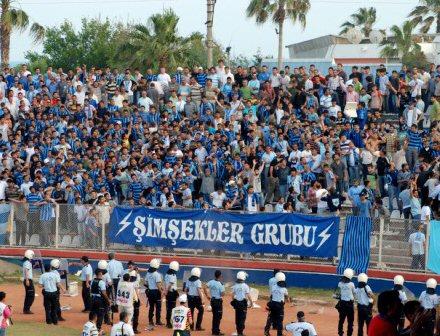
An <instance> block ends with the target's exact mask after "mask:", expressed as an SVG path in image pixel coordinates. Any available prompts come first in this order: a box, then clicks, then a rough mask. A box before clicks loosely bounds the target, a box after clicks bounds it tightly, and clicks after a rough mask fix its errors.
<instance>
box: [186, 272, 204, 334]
mask: <svg viewBox="0 0 440 336" xmlns="http://www.w3.org/2000/svg"><path fill="white" fill-rule="evenodd" d="M191 278H192V277H190V278H189V279H188V281H187V282H186V284H185V285H186V289H187V291H188V307H189V309H190V310H191V316H192V317H193V320H194V310H195V309H197V311H198V314H197V320H196V323H195V328H196V329H202V321H203V313H204V311H205V309H204V308H203V304H202V298H201V297H200V295H199V289H202V282H201V281H200V279H199V278H197V279H194V280H190V279H191ZM191 327H192V329H194V321H193V325H192V326H191Z"/></svg>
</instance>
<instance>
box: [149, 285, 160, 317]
mask: <svg viewBox="0 0 440 336" xmlns="http://www.w3.org/2000/svg"><path fill="white" fill-rule="evenodd" d="M147 298H148V304H149V305H150V308H149V310H148V322H149V323H150V324H154V322H153V317H154V308H156V324H159V323H160V310H161V309H162V298H161V295H160V291H159V290H158V289H150V290H148V292H147Z"/></svg>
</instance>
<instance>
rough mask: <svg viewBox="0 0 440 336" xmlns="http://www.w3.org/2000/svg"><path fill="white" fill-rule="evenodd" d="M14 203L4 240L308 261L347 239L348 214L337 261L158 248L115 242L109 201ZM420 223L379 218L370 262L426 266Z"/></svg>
mask: <svg viewBox="0 0 440 336" xmlns="http://www.w3.org/2000/svg"><path fill="white" fill-rule="evenodd" d="M11 205H12V206H11V207H10V214H9V223H10V228H9V230H8V235H7V236H6V239H5V241H4V242H1V241H0V245H1V244H3V245H9V246H27V247H40V248H55V249H57V248H59V249H82V250H95V251H106V250H119V251H130V252H133V253H142V252H148V253H151V254H161V255H198V256H203V257H218V256H224V257H227V258H253V259H256V260H286V259H287V260H295V261H296V262H303V261H306V262H313V263H324V264H333V265H334V264H336V263H337V260H338V258H339V256H340V253H341V248H342V240H343V239H342V238H343V235H344V230H345V215H343V214H341V216H340V218H341V221H340V229H339V243H338V258H335V259H333V260H328V259H322V258H307V259H305V258H302V257H300V256H295V255H278V254H248V253H238V252H232V251H217V250H215V251H214V250H194V249H179V248H153V247H145V246H137V245H122V244H112V243H110V242H109V241H108V239H107V232H108V225H109V221H110V215H111V212H112V207H111V206H108V205H102V206H101V205H88V204H81V205H69V204H56V205H55V206H54V207H53V212H52V215H51V216H49V217H50V218H47V217H46V218H44V216H42V210H41V209H39V208H33V209H30V208H29V207H28V206H27V205H26V204H24V203H11ZM179 210H182V209H179ZM171 211H172V210H171ZM345 213H346V214H347V215H349V214H350V211H347V210H346V211H345ZM419 225H420V221H415V220H410V219H402V218H400V214H396V213H395V212H393V215H392V216H391V217H387V218H384V217H377V218H373V230H372V234H371V254H370V267H371V268H378V269H390V270H397V269H402V270H414V271H426V266H425V255H423V256H418V257H413V256H412V255H411V253H410V251H411V249H410V248H411V245H410V243H409V238H410V236H411V234H412V233H415V232H418V228H419ZM427 227H429V225H428V226H427ZM428 231H429V230H428ZM425 236H426V242H428V241H429V232H425ZM425 251H427V244H425V245H424V247H423V252H425Z"/></svg>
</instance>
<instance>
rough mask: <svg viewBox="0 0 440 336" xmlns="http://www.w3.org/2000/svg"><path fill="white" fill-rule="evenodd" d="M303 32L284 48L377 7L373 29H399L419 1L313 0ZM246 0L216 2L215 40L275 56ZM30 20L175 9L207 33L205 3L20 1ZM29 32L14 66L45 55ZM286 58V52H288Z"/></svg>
mask: <svg viewBox="0 0 440 336" xmlns="http://www.w3.org/2000/svg"><path fill="white" fill-rule="evenodd" d="M310 2H311V9H310V11H309V13H308V15H307V26H306V28H305V29H304V30H302V29H301V27H299V26H298V25H296V26H294V25H293V24H291V23H287V24H286V26H285V33H284V44H285V45H288V44H291V43H296V42H301V41H304V40H307V39H311V38H315V37H319V36H322V35H326V34H337V33H338V32H339V30H340V28H339V26H340V25H341V24H342V23H343V22H344V21H346V20H347V19H348V17H349V16H350V14H352V13H353V12H355V11H357V9H358V8H360V7H369V6H374V7H376V10H377V16H378V20H377V23H376V26H375V28H377V29H384V28H388V27H390V26H392V25H394V24H397V25H400V24H401V23H402V22H403V21H404V20H405V18H406V16H407V15H408V13H409V12H410V11H411V9H412V8H413V7H414V6H415V5H416V0H370V1H365V0H310ZM248 3H249V1H248V0H217V4H216V8H215V18H214V38H215V39H216V41H218V42H220V43H221V44H222V45H223V46H224V47H226V46H231V48H232V49H231V56H232V57H234V56H237V55H244V56H247V57H252V55H254V54H255V53H256V51H257V50H258V49H260V50H261V52H262V54H263V55H264V56H274V57H276V54H277V43H278V37H277V35H276V34H275V26H274V25H273V24H272V23H271V22H268V23H266V24H264V25H256V24H255V21H253V19H250V18H247V17H246V7H247V5H248ZM16 4H19V5H20V6H21V8H22V9H23V10H25V11H26V12H27V13H28V14H29V15H30V17H31V20H33V21H35V22H38V23H40V24H42V25H44V26H55V25H59V24H60V23H61V22H63V21H64V20H65V19H67V20H70V21H72V22H73V24H74V25H75V26H76V27H79V25H80V21H81V18H82V17H88V18H95V17H98V16H100V17H101V18H105V17H108V18H110V19H115V20H121V21H127V20H128V21H130V22H136V23H145V22H146V21H147V19H148V17H149V16H151V15H152V14H155V13H160V12H162V11H163V10H164V9H166V8H172V9H173V10H174V11H175V12H176V13H177V15H178V16H179V17H180V21H179V26H178V29H179V32H180V33H181V34H182V35H184V36H185V35H189V34H190V33H191V32H194V31H200V32H202V33H205V32H206V26H205V25H204V23H205V22H206V0H70V1H69V0H17V2H16ZM41 49H42V48H41V45H40V46H39V45H33V43H32V39H31V38H30V37H29V36H28V34H27V33H26V32H25V33H22V34H20V33H14V34H13V37H12V41H11V61H12V62H18V61H23V60H24V55H25V53H26V51H28V50H35V51H41ZM284 56H285V58H286V57H287V56H288V55H287V50H285V51H284Z"/></svg>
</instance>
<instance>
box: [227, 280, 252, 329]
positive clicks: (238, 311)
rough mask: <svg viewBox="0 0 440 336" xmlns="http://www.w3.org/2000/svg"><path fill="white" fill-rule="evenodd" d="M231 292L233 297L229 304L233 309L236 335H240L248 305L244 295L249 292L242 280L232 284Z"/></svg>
mask: <svg viewBox="0 0 440 336" xmlns="http://www.w3.org/2000/svg"><path fill="white" fill-rule="evenodd" d="M232 293H233V297H234V299H233V300H232V302H231V304H232V307H234V309H235V327H236V329H237V335H238V336H240V335H243V331H244V328H245V323H246V315H247V307H248V304H247V299H246V295H248V294H249V293H250V289H249V286H248V285H246V284H245V283H244V282H237V283H235V284H234V286H232Z"/></svg>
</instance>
